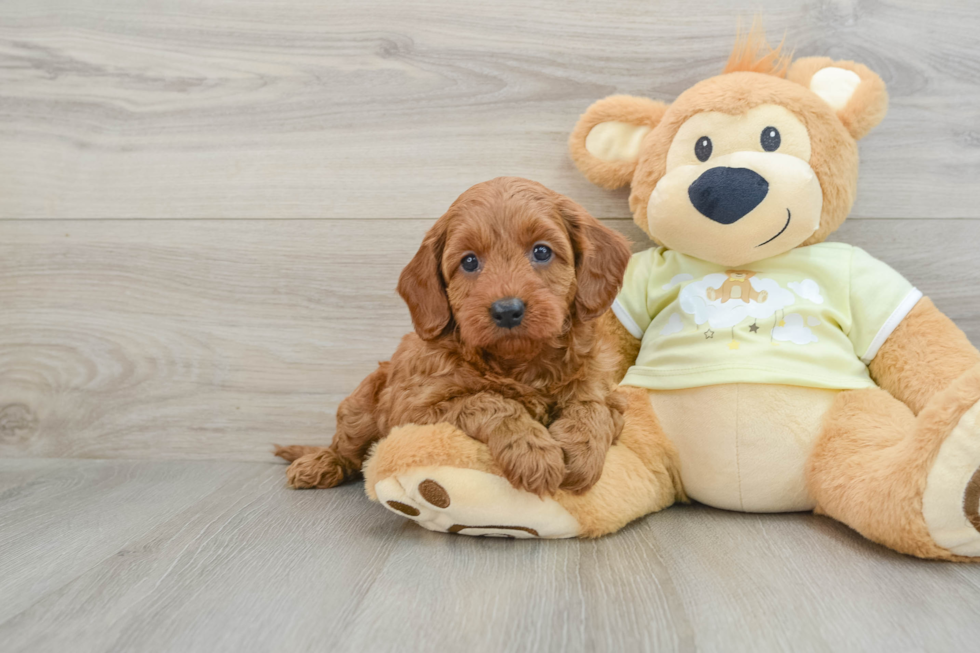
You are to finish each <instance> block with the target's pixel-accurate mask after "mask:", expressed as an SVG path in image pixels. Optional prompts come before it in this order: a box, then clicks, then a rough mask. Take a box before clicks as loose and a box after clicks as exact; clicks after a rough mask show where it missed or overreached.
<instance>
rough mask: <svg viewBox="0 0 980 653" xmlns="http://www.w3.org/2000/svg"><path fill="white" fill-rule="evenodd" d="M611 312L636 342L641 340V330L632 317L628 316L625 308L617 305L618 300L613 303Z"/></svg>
mask: <svg viewBox="0 0 980 653" xmlns="http://www.w3.org/2000/svg"><path fill="white" fill-rule="evenodd" d="M612 312H613V313H615V314H616V317H618V318H619V323H620V324H622V325H623V326H624V327H626V330H627V331H629V332H630V335H632V336H633V337H634V338H636V339H638V340H643V329H641V328H640V325H639V324H637V323H636V320H634V319H633V316H632V315H630V314H629V312H628V311H627V310H626V307H625V306H623V305H622V304H620V303H619V300H618V299H617V300H616V301H614V302H613V305H612Z"/></svg>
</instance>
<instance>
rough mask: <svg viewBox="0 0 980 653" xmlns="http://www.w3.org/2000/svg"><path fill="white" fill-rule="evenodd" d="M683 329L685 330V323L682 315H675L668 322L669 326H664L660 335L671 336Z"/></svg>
mask: <svg viewBox="0 0 980 653" xmlns="http://www.w3.org/2000/svg"><path fill="white" fill-rule="evenodd" d="M683 328H684V323H683V322H682V321H681V314H680V313H673V314H672V315H671V316H670V319H669V320H667V324H665V325H664V328H662V329H661V330H660V335H662V336H669V335H671V334H673V333H677V332H678V331H680V330H682V329H683Z"/></svg>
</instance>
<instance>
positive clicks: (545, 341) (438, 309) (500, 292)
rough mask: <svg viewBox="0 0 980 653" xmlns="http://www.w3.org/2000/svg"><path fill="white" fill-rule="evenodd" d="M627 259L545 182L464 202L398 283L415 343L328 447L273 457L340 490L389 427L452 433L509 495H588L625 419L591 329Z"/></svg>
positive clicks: (521, 182) (503, 185)
mask: <svg viewBox="0 0 980 653" xmlns="http://www.w3.org/2000/svg"><path fill="white" fill-rule="evenodd" d="M629 256H630V251H629V247H628V246H627V243H626V240H625V239H624V238H623V237H622V236H620V235H619V234H617V233H616V232H614V231H612V230H610V229H608V228H607V227H605V226H603V225H602V224H601V223H600V222H599V221H598V220H596V219H595V218H593V217H592V216H591V215H589V214H588V212H586V211H585V209H583V208H582V207H581V206H579V205H578V204H576V203H575V202H572V201H571V200H569V199H568V198H567V197H564V196H562V195H559V194H558V193H555V192H554V191H551V190H549V189H547V188H545V187H544V186H542V185H541V184H538V183H535V182H533V181H528V180H526V179H519V178H515V177H500V178H498V179H494V180H491V181H488V182H484V183H482V184H477V185H476V186H473V187H472V188H470V189H469V190H467V191H466V192H465V193H463V194H462V195H460V197H459V198H458V199H457V200H456V201H455V202H454V203H453V205H452V206H451V207H449V211H447V212H446V214H445V215H443V216H442V217H441V218H439V220H438V221H436V223H435V225H434V226H433V227H432V229H430V230H429V232H428V233H427V234H426V236H425V239H424V240H423V241H422V246H421V247H420V248H419V251H418V253H417V254H416V255H415V258H413V259H412V261H411V263H409V264H408V266H407V267H406V268H405V269H404V271H402V274H401V278H400V279H399V281H398V292H399V294H400V295H401V296H402V298H403V299H404V300H405V302H406V303H407V304H408V308H409V310H410V311H411V314H412V322H413V324H414V326H415V333H413V334H409V335H407V336H405V337H404V338H403V339H402V341H401V344H400V345H399V346H398V350H397V351H396V352H395V355H394V356H393V357H392V359H391V361H390V362H388V363H382V364H381V365H380V366H379V367H378V369H377V370H375V371H374V372H373V373H372V374H371V375H370V376H368V377H367V378H366V379H364V381H362V382H361V384H360V385H359V386H358V388H357V390H355V391H354V393H353V394H352V395H351V396H349V397H348V398H347V399H345V400H344V401H343V402H341V404H340V406H339V407H338V409H337V431H336V434H335V435H334V439H333V443H332V444H331V445H330V447H329V448H326V449H319V448H314V447H300V446H297V447H283V448H278V449H277V451H276V455H278V456H280V457H282V458H285V459H286V460H289V461H293V463H292V465H290V467H289V470H288V471H287V477H288V479H289V484H290V485H292V486H293V487H333V486H335V485H339V484H340V483H342V482H343V481H344V480H347V479H350V478H353V477H354V476H355V475H357V474H358V472H359V470H360V469H361V463H362V462H363V461H364V458H365V457H366V455H367V453H368V450H369V449H370V447H371V445H372V444H373V443H374V442H377V441H378V440H380V439H381V438H383V437H385V435H387V434H388V432H389V430H390V429H392V428H394V427H396V426H400V425H403V424H410V423H414V424H435V423H437V422H449V423H451V424H454V425H456V426H457V427H459V428H460V429H462V430H463V431H464V432H466V433H468V434H469V435H470V436H471V437H473V438H476V439H477V440H479V441H481V442H484V443H486V444H487V446H488V447H489V449H490V452H491V454H492V455H493V456H494V458H495V459H496V460H497V461H498V463H499V464H500V466H501V468H502V469H503V471H504V474H505V476H506V477H507V479H508V480H509V481H510V482H511V483H512V484H513V485H514V487H517V488H519V489H524V490H528V491H530V492H534V493H537V494H549V493H552V492H554V491H555V490H557V489H558V488H559V486H560V487H561V488H563V489H567V490H569V491H572V492H576V493H580V492H584V491H585V490H587V489H589V488H590V487H592V485H593V484H594V483H595V482H596V481H597V480H599V476H600V475H601V473H602V467H603V462H604V459H605V456H606V452H607V450H608V449H609V446H610V445H611V444H612V443H613V441H614V440H615V439H616V437H618V435H619V432H620V430H621V428H622V422H623V418H622V414H623V410H624V408H625V400H624V398H623V397H622V395H620V394H619V393H618V392H617V391H616V389H615V381H616V378H615V374H616V367H617V364H618V358H617V354H616V353H615V350H614V347H613V345H612V343H608V342H606V341H605V340H604V339H603V338H602V337H601V336H600V334H599V332H598V331H597V328H596V324H597V321H596V319H595V318H597V317H599V316H600V315H602V314H603V313H604V312H605V311H606V310H607V309H608V308H609V306H610V305H611V304H612V302H613V299H614V298H615V297H616V293H617V292H618V291H619V287H620V284H621V280H622V277H623V273H624V272H625V270H626V264H627V263H628V261H629Z"/></svg>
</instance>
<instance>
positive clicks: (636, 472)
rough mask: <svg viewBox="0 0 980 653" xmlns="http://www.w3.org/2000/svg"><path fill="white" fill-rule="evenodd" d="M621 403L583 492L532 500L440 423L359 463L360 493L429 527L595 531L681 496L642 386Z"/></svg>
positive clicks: (392, 438) (530, 533) (483, 531)
mask: <svg viewBox="0 0 980 653" xmlns="http://www.w3.org/2000/svg"><path fill="white" fill-rule="evenodd" d="M624 391H625V392H626V394H627V396H628V398H629V407H628V408H627V412H626V420H625V426H624V427H623V433H622V435H621V436H620V438H619V440H618V442H617V443H616V444H614V445H613V446H612V447H611V448H610V450H609V454H608V455H607V457H606V464H605V467H604V468H603V474H602V477H601V478H600V479H599V481H598V482H597V483H596V484H595V485H594V486H593V487H592V489H590V490H589V491H588V492H586V493H585V494H583V495H578V496H576V495H573V494H571V493H568V492H564V491H559V492H558V493H557V494H556V495H555V496H554V498H549V497H545V498H539V497H537V496H536V495H534V494H531V493H528V492H524V491H521V490H517V489H515V488H514V487H513V486H511V485H510V483H509V482H508V481H507V480H506V479H505V478H503V475H502V473H501V470H500V468H499V466H497V464H496V462H495V461H494V460H493V459H492V458H491V456H490V452H489V450H488V449H487V447H486V445H484V444H482V443H480V442H477V441H476V440H474V439H472V438H470V437H469V436H467V435H466V434H465V433H463V432H462V431H460V430H459V429H457V428H455V427H453V426H452V425H450V424H436V425H431V426H417V425H409V426H404V427H399V428H396V429H394V430H393V431H392V432H391V434H390V435H389V436H388V437H387V438H385V439H384V440H382V441H381V442H380V443H378V445H377V447H376V449H375V450H374V452H373V453H372V455H371V457H370V458H369V459H368V460H367V462H366V463H365V465H364V476H365V490H366V492H367V494H368V496H369V497H370V498H371V499H373V500H375V501H379V502H380V503H382V504H383V505H384V506H386V507H387V508H388V509H389V510H392V511H394V512H397V513H399V514H401V515H402V516H405V517H408V518H409V519H412V520H413V521H416V522H418V523H419V524H420V525H422V526H424V527H425V528H428V529H429V530H434V531H441V532H451V533H460V534H464V535H491V536H502V537H508V536H509V537H519V538H526V537H541V538H563V537H597V536H599V535H603V534H606V533H611V532H614V531H616V530H618V529H620V528H622V527H623V526H624V525H626V524H627V523H629V522H630V521H632V520H634V519H636V518H638V517H642V516H643V515H645V514H647V513H650V512H653V511H655V510H659V509H661V508H664V507H666V506H669V505H670V504H671V503H673V502H674V501H675V500H676V499H678V498H681V499H684V498H685V497H684V495H683V491H682V490H681V489H680V475H679V471H678V465H677V456H676V452H674V450H673V447H672V446H671V445H670V443H669V442H668V441H667V439H666V438H665V437H664V436H663V434H662V433H661V432H660V430H659V428H660V427H659V424H658V423H657V421H656V417H655V416H654V414H653V410H652V408H651V407H650V402H649V400H648V399H647V393H646V391H644V390H637V389H634V388H624Z"/></svg>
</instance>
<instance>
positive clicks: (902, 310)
mask: <svg viewBox="0 0 980 653" xmlns="http://www.w3.org/2000/svg"><path fill="white" fill-rule="evenodd" d="M920 299H922V291H921V290H919V289H918V288H913V289H912V290H910V291H909V294H907V295H905V299H903V300H902V301H901V302H900V303H899V304H898V306H897V307H896V308H895V310H894V311H892V314H891V315H889V316H888V319H887V320H885V323H884V324H882V325H881V328H880V329H878V333H877V334H875V337H874V339H873V340H872V341H871V344H870V345H868V351H866V352H865V354H864V356H862V357H861V360H862V361H863V362H864V364H865V365H869V364H870V363H871V361H873V360H874V358H875V356H876V355H877V354H878V350H879V349H881V346H882V345H883V344H885V341H886V340H888V336H890V335H891V334H892V332H893V331H894V330H895V329H897V328H898V325H899V324H901V323H902V320H904V319H905V316H906V315H908V314H909V312H910V311H911V310H912V309H913V308H915V305H916V304H917V303H918V302H919V300H920ZM617 315H618V313H617ZM620 319H622V318H620ZM627 328H629V327H627Z"/></svg>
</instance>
